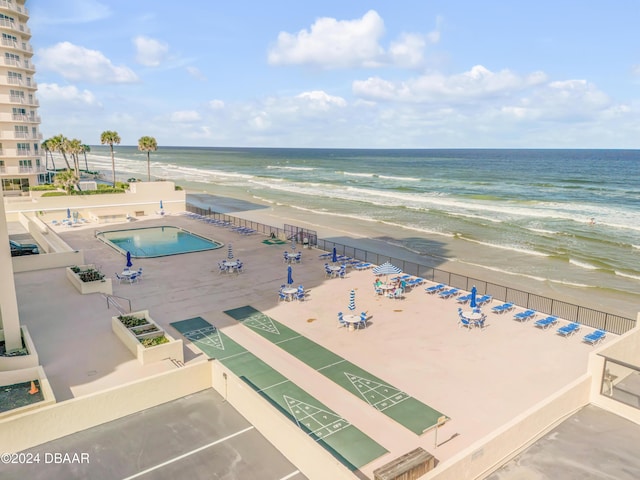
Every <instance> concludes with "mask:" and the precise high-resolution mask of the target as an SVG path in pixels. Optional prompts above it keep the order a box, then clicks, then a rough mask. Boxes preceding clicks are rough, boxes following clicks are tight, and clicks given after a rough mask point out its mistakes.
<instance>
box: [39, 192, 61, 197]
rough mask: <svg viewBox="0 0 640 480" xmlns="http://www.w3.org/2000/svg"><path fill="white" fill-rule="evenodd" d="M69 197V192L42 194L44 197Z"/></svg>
mask: <svg viewBox="0 0 640 480" xmlns="http://www.w3.org/2000/svg"><path fill="white" fill-rule="evenodd" d="M66 195H67V192H45V193H43V194H42V196H43V197H64V196H66Z"/></svg>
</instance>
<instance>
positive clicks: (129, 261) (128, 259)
mask: <svg viewBox="0 0 640 480" xmlns="http://www.w3.org/2000/svg"><path fill="white" fill-rule="evenodd" d="M131 267H133V263H132V262H131V252H130V251H129V250H127V268H131Z"/></svg>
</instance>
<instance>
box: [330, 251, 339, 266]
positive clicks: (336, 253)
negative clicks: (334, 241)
mask: <svg viewBox="0 0 640 480" xmlns="http://www.w3.org/2000/svg"><path fill="white" fill-rule="evenodd" d="M331 261H332V262H333V263H336V262H337V261H338V252H337V251H336V247H333V253H332V254H331Z"/></svg>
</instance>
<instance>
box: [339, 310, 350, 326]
mask: <svg viewBox="0 0 640 480" xmlns="http://www.w3.org/2000/svg"><path fill="white" fill-rule="evenodd" d="M338 327H349V322H347V321H346V320H345V319H344V316H343V315H342V312H338Z"/></svg>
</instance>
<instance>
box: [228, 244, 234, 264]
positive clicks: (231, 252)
mask: <svg viewBox="0 0 640 480" xmlns="http://www.w3.org/2000/svg"><path fill="white" fill-rule="evenodd" d="M227 258H228V259H229V260H231V259H232V258H233V247H232V246H231V244H229V249H228V251H227Z"/></svg>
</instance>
